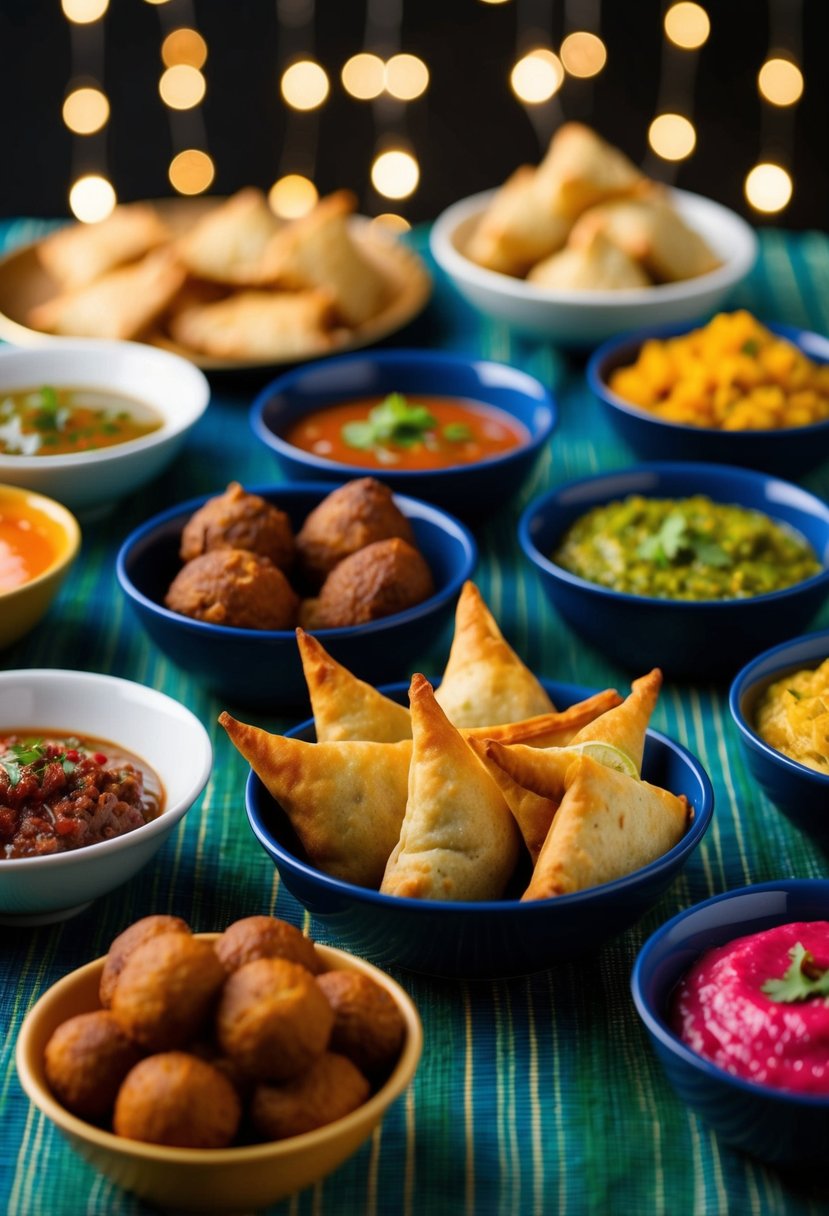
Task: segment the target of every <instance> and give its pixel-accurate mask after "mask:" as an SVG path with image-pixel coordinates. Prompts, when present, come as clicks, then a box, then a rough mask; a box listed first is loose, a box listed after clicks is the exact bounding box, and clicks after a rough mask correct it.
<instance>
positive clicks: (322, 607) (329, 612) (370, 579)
mask: <svg viewBox="0 0 829 1216" xmlns="http://www.w3.org/2000/svg"><path fill="white" fill-rule="evenodd" d="M434 591H435V584H434V580H433V578H432V572H431V570H430V569H429V567H428V565H427V564H426V559H425V558H424V557H423V555H422V554H421V553H419V552H418V550H417V549H415V548H414V547H413V546H412V545H410V544H409V543H408V542H407V541H405V540H401V539H400V538H399V537H394V538H392V539H389V540H378V541H375V542H374V543H373V544H370V545H367V546H366V547H365V548H364V549H360V550H359V551H358V552H357V553H353V554H352V555H351V556H350V557H347V558H345V559H344V560H343V561H341V562H340V563H339V564H338V565H337V566H335V567H334V569H333V570H332V571H331V573H330V574H329V576H328V578H327V579H326V580H325V583H324V584H323V587H322V590H321V591H320V594H319V597H318V598H317V600H316V601H315V606H314V610H313V626H312V627H314V628H317V629H336V628H338V627H340V626H343V625H363V624H365V623H366V622H367V621H376V620H378V619H379V618H381V617H385V616H391V614H392V613H394V612H404V611H405V610H406V609H407V608H412V607H414V605H415V604H420V603H422V602H423V600H425V599H428V598H429V596H430V595H433V594H434Z"/></svg>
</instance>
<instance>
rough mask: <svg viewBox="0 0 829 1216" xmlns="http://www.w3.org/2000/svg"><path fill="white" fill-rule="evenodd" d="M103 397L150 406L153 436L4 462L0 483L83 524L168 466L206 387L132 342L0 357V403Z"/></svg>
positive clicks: (74, 344) (206, 395)
mask: <svg viewBox="0 0 829 1216" xmlns="http://www.w3.org/2000/svg"><path fill="white" fill-rule="evenodd" d="M46 384H48V385H52V386H53V387H56V388H95V389H110V390H111V391H112V392H114V393H120V394H123V395H124V396H126V397H132V398H134V399H135V400H137V401H141V402H143V403H144V404H146V405H149V406H150V407H151V408H152V409H154V410H155V411H156V412H157V413H159V414H160V415H161V417H162V418H163V424H162V426H161V427H160V428H159V430H157V431H153V432H152V433H151V434H149V435H144V436H142V437H141V438H139V439H131V440H129V441H128V442H127V443H118V444H114V445H113V446H112V447H108V448H98V449H97V450H95V451H91V452H75V453H70V454H68V455H65V456H6V455H4V454H2V453H0V482H5V483H6V484H8V485H16V486H25V487H26V489H29V490H37V491H38V493H40V494H48V495H49V497H50V498H56V499H57V500H58V502H62V503H63V504H64V506H66V507H69V508H70V510H72V511H74V512H75V513H76V514H78V515H80V516H81V517H82V518H83V517H86V518H89V517H90V515H95V514H100V513H103V511H105V510H108V509H109V508H111V507H112V506H113V505H114V504H115V503H116V502H117V501H118V499H120V498H124V497H126V495H128V494H131V493H132V492H133V491H134V490H135V489H137V488H138V487H139V486H141V485H143V484H144V483H145V482H147V481H150V480H151V479H152V478H153V477H155V476H156V475H157V474H158V473H160V472H161V471H162V469H163V468H165V466H166V465H167V464H169V462H170V461H171V460H172V459H173V457H174V456H175V454H176V452H177V451H178V449H179V448H180V447H181V444H182V443H183V441H184V438H185V436H186V434H187V432H188V431H189V430H190V428H191V427H193V426H194V425H195V424H196V422H197V421H198V419H199V418H200V417H201V415H202V414H203V413H204V411H205V409H206V408H207V403H208V401H209V399H210V386H209V384H208V383H207V379H206V378H205V376H204V374H203V373H202V372H200V371H199V370H198V368H196V367H193V365H192V364H191V363H189V362H188V361H187V360H186V359H182V358H180V357H179V356H178V355H173V354H170V352H169V351H166V350H157V349H156V348H154V347H152V346H143V345H141V344H140V343H138V342H104V341H97V340H95V339H91V338H67V339H65V340H61V341H55V342H54V343H53V344H51V345H49V346H44V347H36V348H33V349H31V350H23V349H18V348H16V347H8V348H3V349H2V350H0V400H2V396H3V393H4V392H6V391H10V390H13V389H22V388H39V387H41V386H42V385H46Z"/></svg>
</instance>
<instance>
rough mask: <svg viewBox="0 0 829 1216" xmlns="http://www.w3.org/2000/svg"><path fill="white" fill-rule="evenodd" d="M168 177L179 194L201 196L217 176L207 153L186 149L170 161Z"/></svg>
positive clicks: (196, 149) (197, 149)
mask: <svg viewBox="0 0 829 1216" xmlns="http://www.w3.org/2000/svg"><path fill="white" fill-rule="evenodd" d="M167 176H168V177H169V179H170V185H171V186H172V187H173V189H174V190H176V191H177V192H178V193H179V194H201V193H203V191H205V190H206V189H207V188H208V186H209V185H210V184H211V182H212V181H213V178H214V177H215V176H216V168H215V166H214V164H213V161H212V159H211V158H210V157H209V156H208V155H207V153H206V152H202V151H201V150H200V149H199V148H185V150H184V151H183V152H179V154H178V156H174V157H173V159H172V160H171V161H170V168H169V169H168V170H167Z"/></svg>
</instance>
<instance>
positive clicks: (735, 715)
mask: <svg viewBox="0 0 829 1216" xmlns="http://www.w3.org/2000/svg"><path fill="white" fill-rule="evenodd" d="M813 641H814V642H815V644H817V643H818V642H819V641H820V642H823V643H824V646H823V652H824V655H823V657H824V658H829V629H822V630H817V631H816V632H815V633H803V634H800V635H799V636H798V637H796V638H789V640H788V641H787V642H779V643H778V645H777V646H771V647H769V649H768V650H764V651H763V652H762V653H761V654H758V655H757V656H756V657H755V658H753V659H749V661H748V663H746V664H745V666H743V667H741V668H740V670H739V671H738V672H737V674H736V676H735V677H734V679H733V680H732V682H731V687H730V688H729V690H728V708H729V709H730V710H731V717H732V719H733V721H734V725H735V726H736V727H737V730H738V731H739V732H740V734H741V736H742V738H743V741H744V742H745V743H747V744H749V745H750V746H751V747H753V748H754V749H755V750H756V751H758V752H760V753H762V755H764V756H765V757H766V759H767V760H772V761H774V763H775V764H778V765H779V766H780V768H781V769H783V770H785V771H786V772H788V773H791V774H792V776H796V777H800V778H801V780H802V779H804V778H807V779H809V780H812V781H814V783H815V784H816V785H817V786H818V787H820V786H823V787H824V788H825V789H826V791H827V793H829V773H819V772H817V771H816V770H815V769H813V768H809V767H808V765H806V764H801V763H800V762H799V761H797V760H792V759H791V757H790V756H785V755H784V754H783V752H779V751H778V750H777V748H775V747H772V746H771V744H769V743H766V741H765V739H764V738H763V737H762V736H761V735H759V734H758V733H757V731H755V730H754V728H753V727H752V726H751V725H750V723H749V721H748V719H747V718H746V717H745V715H744V713H743V711H742V700H743V697H744V696H745V694H746V693H747V692H748V691H749V690H750V689H751V688H753V687H754V685H755V684H756V683H757V680H756V678H754V677H755V672H756V670H757V668H758V667H760V666H761V665H762V664H765V663H766V662H768V660H769V659H773V658H775V656H779V658H780V660H781V662H780V663H779V665H778V666H777V667H775V669H774V670H772V671H769V672H767V673H766V675H764V676H763V677H762V678H763V681H764V682H766V681H769V682H770V681H772V680H774V679H776V678H777V676H778V674H782V673H783V672H784V671H787V670H789V669H790V668H791V666H792V664H791V663H786V662H785V655H786V653H789V652H791V651H792V650H793V649H794V647H798V648H799V647H801V646H803V645H804V644H806V645H808V644H809V643H811V642H813Z"/></svg>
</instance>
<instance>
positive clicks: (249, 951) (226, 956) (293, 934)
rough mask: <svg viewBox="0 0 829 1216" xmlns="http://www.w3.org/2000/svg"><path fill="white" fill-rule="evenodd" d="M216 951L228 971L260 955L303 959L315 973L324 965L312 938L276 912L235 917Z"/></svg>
mask: <svg viewBox="0 0 829 1216" xmlns="http://www.w3.org/2000/svg"><path fill="white" fill-rule="evenodd" d="M216 953H217V954H218V956H219V960H220V961H221V963H222V965H223V966H224V968H225V970H226V971H238V970H239V968H240V967H242V966H244V964H245V963H252V962H253V961H254V960H255V959H257V958H284V959H287V960H288V962H289V963H299V965H300V967H305V969H306V970H307V971H310V972H311V973H312V975H319V973H320V972H321V971H322V969H323V966H322V962H321V961H320V957H319V955H318V954H317V951H316V947H315V946H314V943H313V942H312V941H311V940H310V938H307V937H306V936H305V934H304V933H301V932H300V931H299V929H297V928H295V927H294V926H293V925H289V924H288V922H287V921H285V920H278V919H277V918H276V917H275V916H246V917H245V918H244V919H243V920H237V921H234V923H233V924H232V925H228V927H227V928H226V929H225V931H224V933H223V934H222V936H221V937H220V938H219V940H218V941H217V942H216Z"/></svg>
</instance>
